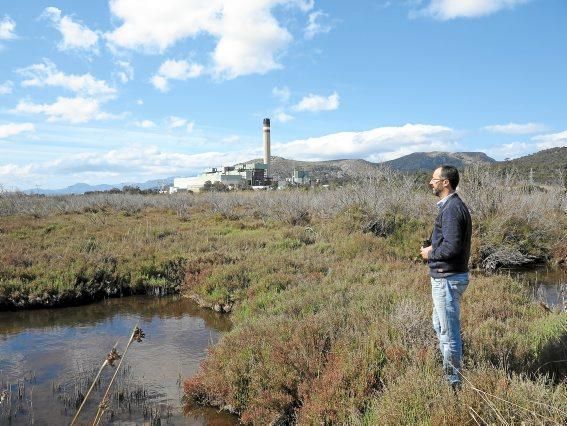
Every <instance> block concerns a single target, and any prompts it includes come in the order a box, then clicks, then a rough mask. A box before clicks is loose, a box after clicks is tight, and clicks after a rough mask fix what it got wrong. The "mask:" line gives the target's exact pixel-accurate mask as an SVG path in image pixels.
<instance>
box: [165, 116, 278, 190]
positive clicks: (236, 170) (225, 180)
mask: <svg viewBox="0 0 567 426" xmlns="http://www.w3.org/2000/svg"><path fill="white" fill-rule="evenodd" d="M262 130H263V140H264V162H263V163H248V164H244V163H241V164H236V165H235V166H224V167H220V168H216V167H211V168H209V169H207V170H205V171H204V172H203V173H202V174H200V175H199V176H196V177H188V178H175V179H174V180H173V186H172V187H170V188H169V193H170V194H173V193H176V192H178V191H180V190H186V191H193V192H199V191H201V190H202V188H203V187H204V186H205V184H206V182H210V183H211V184H214V183H215V182H220V183H222V184H223V185H226V186H228V187H251V188H254V189H260V188H266V187H268V186H270V185H271V184H272V177H271V173H270V143H271V142H270V119H269V118H264V121H263V128H262Z"/></svg>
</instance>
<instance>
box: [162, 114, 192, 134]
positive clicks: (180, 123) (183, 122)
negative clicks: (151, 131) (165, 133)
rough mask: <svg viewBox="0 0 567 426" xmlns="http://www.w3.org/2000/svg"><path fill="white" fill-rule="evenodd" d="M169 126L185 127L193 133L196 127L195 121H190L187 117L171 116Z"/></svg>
mask: <svg viewBox="0 0 567 426" xmlns="http://www.w3.org/2000/svg"><path fill="white" fill-rule="evenodd" d="M166 121H167V126H168V127H169V128H170V129H179V128H180V127H185V130H186V131H187V133H192V132H193V129H194V127H195V122H193V121H189V120H187V119H186V118H181V117H175V116H173V115H172V116H170V117H167V120H166Z"/></svg>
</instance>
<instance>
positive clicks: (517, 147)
mask: <svg viewBox="0 0 567 426" xmlns="http://www.w3.org/2000/svg"><path fill="white" fill-rule="evenodd" d="M564 146H567V130H564V131H562V132H558V133H549V134H545V135H538V136H533V137H531V138H530V140H529V141H527V142H526V141H523V142H521V141H516V142H512V143H506V144H501V145H495V146H492V147H490V148H488V149H487V150H486V151H487V154H488V155H490V156H491V157H493V158H496V159H504V158H517V157H521V156H524V155H528V154H531V153H533V152H537V151H541V150H543V149H550V148H559V147H564Z"/></svg>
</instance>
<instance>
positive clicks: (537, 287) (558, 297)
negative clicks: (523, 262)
mask: <svg viewBox="0 0 567 426" xmlns="http://www.w3.org/2000/svg"><path fill="white" fill-rule="evenodd" d="M508 273H509V274H510V275H511V276H513V277H514V278H515V279H517V280H520V281H521V282H524V283H526V285H528V287H529V289H530V290H531V293H532V296H533V298H534V300H536V301H538V302H541V303H544V304H545V305H546V306H548V307H549V308H551V309H553V310H556V311H564V312H567V269H561V268H545V267H543V268H538V269H536V270H532V271H510V272H508Z"/></svg>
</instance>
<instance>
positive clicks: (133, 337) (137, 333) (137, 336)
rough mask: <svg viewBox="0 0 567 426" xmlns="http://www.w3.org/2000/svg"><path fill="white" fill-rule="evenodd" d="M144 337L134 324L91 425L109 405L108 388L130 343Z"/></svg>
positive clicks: (98, 419) (95, 423) (99, 420)
mask: <svg viewBox="0 0 567 426" xmlns="http://www.w3.org/2000/svg"><path fill="white" fill-rule="evenodd" d="M144 337H146V335H145V334H144V332H143V331H142V329H141V328H139V327H138V324H136V326H135V327H134V329H133V330H132V335H131V336H130V339H129V340H128V343H127V344H126V348H125V349H124V353H123V354H122V356H119V357H118V358H119V359H120V361H119V362H118V366H117V367H116V370H115V371H114V374H113V375H112V378H111V379H110V382H109V383H108V386H107V387H106V391H105V392H104V395H103V397H102V400H101V402H100V404H99V406H98V410H97V413H96V415H95V418H94V420H93V426H97V425H98V424H100V422H101V420H102V416H103V415H104V412H105V411H106V410H107V409H108V406H109V403H110V401H109V398H108V395H109V393H110V389H111V387H112V384H113V383H114V380H115V379H116V376H117V375H118V371H119V370H120V366H121V365H122V362H123V361H124V359H125V358H126V353H127V352H128V349H130V345H131V344H132V343H133V342H134V341H136V342H139V343H140V342H142V339H143V338H144ZM111 354H112V352H111ZM109 355H110V354H109ZM115 359H116V358H114V359H113V361H114V360H115Z"/></svg>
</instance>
